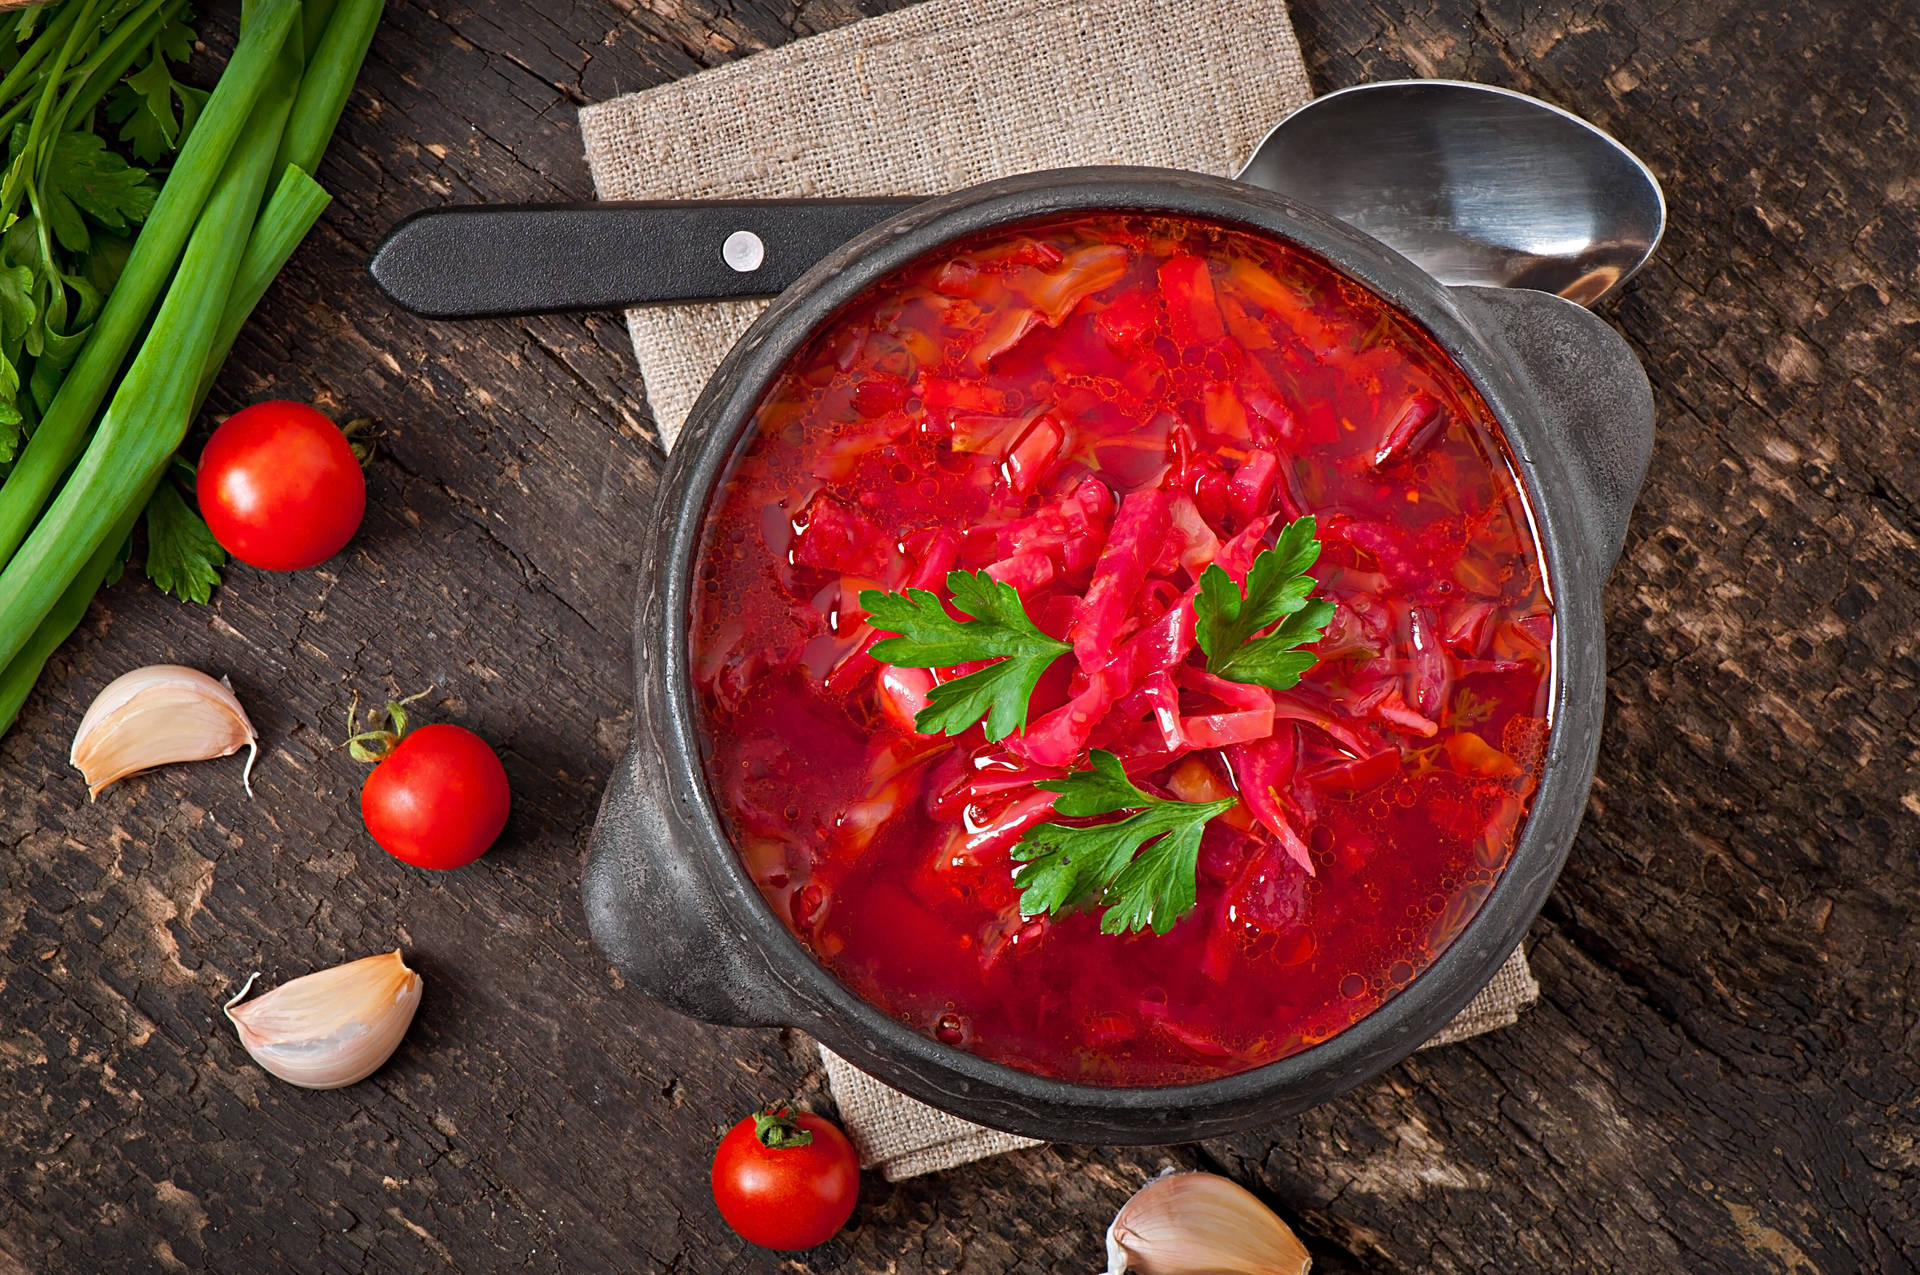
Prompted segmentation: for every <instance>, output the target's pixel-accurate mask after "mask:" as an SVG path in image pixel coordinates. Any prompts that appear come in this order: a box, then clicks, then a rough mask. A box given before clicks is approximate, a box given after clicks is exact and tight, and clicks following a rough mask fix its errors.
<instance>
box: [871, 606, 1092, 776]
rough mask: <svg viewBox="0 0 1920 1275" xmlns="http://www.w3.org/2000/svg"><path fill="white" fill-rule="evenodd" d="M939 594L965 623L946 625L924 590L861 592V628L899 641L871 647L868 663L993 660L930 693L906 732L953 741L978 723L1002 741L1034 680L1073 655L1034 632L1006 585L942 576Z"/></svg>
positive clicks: (1020, 717)
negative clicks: (865, 624)
mask: <svg viewBox="0 0 1920 1275" xmlns="http://www.w3.org/2000/svg"><path fill="white" fill-rule="evenodd" d="M947 592H949V593H950V594H952V595H953V604H954V606H956V607H958V608H959V609H960V610H961V611H964V612H965V613H966V614H967V616H968V617H969V618H968V619H964V620H956V619H954V618H953V617H952V616H951V615H949V614H948V613H947V609H946V607H945V606H944V605H942V604H941V601H940V599H939V598H938V597H937V596H936V595H934V594H932V593H929V592H928V591H927V590H925V589H908V590H907V591H906V592H905V593H904V594H899V593H886V592H883V591H881V590H879V589H867V590H864V591H863V592H862V593H861V594H860V605H861V606H862V607H863V608H864V609H865V610H866V612H867V617H868V621H869V622H870V623H871V624H872V625H873V627H874V628H876V629H879V630H880V631H882V632H884V633H897V634H899V636H898V637H890V638H885V639H883V640H881V641H879V642H876V643H874V645H873V651H872V654H873V658H874V659H876V660H884V661H886V662H887V663H888V664H893V665H897V666H899V667H901V668H949V667H951V666H953V665H955V664H966V663H969V662H971V661H974V660H997V661H999V662H998V663H995V664H990V665H988V666H987V667H986V668H983V669H980V670H978V671H977V672H973V673H968V674H967V675H966V676H964V677H956V678H954V679H953V680H952V681H950V682H942V683H941V684H940V685H938V686H936V687H934V688H933V690H932V691H930V692H929V693H928V694H927V706H926V707H925V708H923V709H921V710H920V712H919V713H918V714H917V715H916V716H915V717H914V719H913V726H914V729H915V730H917V731H919V732H920V733H921V734H923V735H931V734H934V733H935V732H943V733H945V734H948V735H958V734H960V733H961V732H962V731H964V730H966V729H967V728H968V727H969V726H971V725H973V724H974V723H975V722H977V721H979V720H980V719H981V718H983V717H984V718H986V721H987V728H986V729H987V738H988V739H989V740H1000V739H1005V738H1006V737H1007V736H1008V735H1010V734H1012V733H1013V732H1014V731H1016V730H1020V729H1022V728H1023V727H1025V726H1026V724H1027V701H1028V700H1030V699H1032V698H1033V688H1034V686H1035V685H1036V684H1037V683H1038V682H1039V681H1040V675H1041V674H1043V673H1045V672H1046V671H1047V666H1048V665H1050V664H1052V663H1053V662H1054V661H1055V660H1057V659H1059V658H1060V657H1061V656H1062V655H1065V654H1066V653H1067V652H1068V651H1071V650H1072V649H1073V648H1072V647H1071V646H1069V645H1068V644H1067V643H1065V642H1060V641H1056V640H1055V639H1053V638H1050V637H1048V636H1047V635H1046V634H1044V633H1042V632H1041V631H1040V630H1039V629H1037V628H1035V627H1034V623H1033V621H1032V620H1029V619H1028V618H1027V612H1026V608H1024V607H1023V606H1021V605H1020V595H1019V594H1018V593H1016V592H1015V591H1014V588H1013V586H1012V585H1010V584H1006V583H1004V582H1002V581H999V580H995V579H994V578H993V577H992V576H990V575H988V574H987V573H986V572H984V571H978V572H973V571H952V572H948V574H947Z"/></svg>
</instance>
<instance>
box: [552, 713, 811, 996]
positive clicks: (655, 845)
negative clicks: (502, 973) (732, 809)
mask: <svg viewBox="0 0 1920 1275" xmlns="http://www.w3.org/2000/svg"><path fill="white" fill-rule="evenodd" d="M647 742H648V737H647V732H646V731H645V730H644V729H643V730H642V731H640V732H639V734H638V735H637V736H636V738H635V740H634V743H633V745H632V746H631V747H630V748H628V750H627V752H626V755H625V756H623V757H622V758H621V759H620V764H619V766H618V767H617V768H616V769H615V771H614V773H613V778H612V779H611V780H610V781H609V782H608V784H607V791H606V795H605V796H603V797H602V798H601V799H600V816H599V818H598V819H597V820H595V822H594V827H593V847H592V857H591V859H590V861H589V862H588V864H587V874H586V879H585V880H584V881H583V882H582V883H581V897H582V901H583V902H584V903H585V905H586V912H587V926H588V928H589V929H590V930H591V931H592V933H593V941H594V943H595V944H596V945H597V946H598V947H599V948H600V951H601V952H602V953H603V954H605V955H606V957H607V958H608V959H609V960H611V961H612V962H613V963H614V965H615V966H616V967H617V968H618V969H619V970H620V972H621V973H622V974H623V975H625V976H626V977H628V978H629V979H631V980H632V981H633V983H634V985H635V986H636V987H637V988H638V989H639V990H640V991H641V992H643V993H645V994H646V996H647V997H648V998H649V999H651V1000H653V1001H656V1002H658V1003H659V1004H661V1005H664V1006H666V1007H667V1008H668V1009H671V1010H675V1011H677V1012H679V1013H682V1014H685V1015H687V1016H688V1017H690V1018H697V1019H699V1020H701V1021H702V1022H708V1023H716V1024H719V1025H720V1026H723V1027H774V1026H781V1025H784V1024H786V1023H789V1022H791V1021H793V1019H792V1016H791V1015H790V1014H788V1013H786V1012H784V1011H783V1009H782V1006H783V1004H784V998H783V997H782V996H780V995H779V994H778V992H777V991H776V990H775V986H776V985H775V983H774V981H773V978H772V975H771V973H770V972H769V971H768V970H767V968H766V966H765V963H764V962H756V959H755V956H756V954H755V953H754V952H753V950H752V949H751V948H750V946H749V945H748V944H747V943H746V942H745V941H744V940H743V939H742V937H741V936H740V935H738V934H737V933H736V932H735V931H734V927H733V925H732V923H731V922H730V921H729V920H728V919H727V917H726V915H725V912H724V910H723V909H722V908H721V907H720V906H719V903H718V901H717V900H716V899H715V898H714V896H713V891H712V886H711V885H710V883H709V882H708V881H707V879H706V877H705V875H704V874H703V873H702V872H701V871H700V866H699V863H698V861H697V860H696V858H695V856H694V855H693V853H692V852H691V851H690V850H689V849H688V847H687V846H686V845H685V840H684V838H683V836H682V835H681V833H680V832H679V830H678V829H676V828H675V827H674V826H673V823H672V821H671V817H670V816H669V814H668V813H667V807H666V802H667V801H668V800H670V798H668V796H667V794H666V793H664V792H662V791H661V786H660V779H661V776H659V774H658V769H657V767H654V766H650V765H648V764H647V762H646V759H645V757H644V756H643V755H642V751H641V750H642V749H643V748H644V747H645V746H646V744H647Z"/></svg>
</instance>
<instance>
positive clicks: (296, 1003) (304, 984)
mask: <svg viewBox="0 0 1920 1275" xmlns="http://www.w3.org/2000/svg"><path fill="white" fill-rule="evenodd" d="M258 977H260V976H259V975H258V974H257V973H256V974H253V975H250V976H249V977H248V979H247V981H246V983H245V984H243V985H242V986H241V988H240V991H239V992H238V993H237V994H236V995H235V996H234V998H233V999H232V1000H230V1001H228V1002H227V1004H226V1012H227V1017H228V1018H229V1019H230V1020H232V1022H233V1026H234V1030H236V1031H237V1032H239V1034H240V1044H241V1045H242V1046H244V1047H245V1049H246V1051H247V1052H248V1053H249V1054H251V1055H253V1060H254V1061H255V1062H257V1063H259V1064H260V1065H261V1066H262V1067H265V1068H266V1069H267V1070H268V1071H270V1072H272V1073H273V1074H274V1075H276V1076H278V1077H280V1079H282V1080H284V1081H286V1082H287V1083H288V1084H294V1085H299V1086H300V1087H301V1088H303V1089H340V1088H343V1087H344V1086H347V1085H351V1084H353V1083H354V1082H356V1081H360V1080H365V1079H366V1078H367V1077H368V1076H371V1075H372V1074H373V1073H374V1072H375V1071H377V1070H378V1069H379V1067H380V1064H381V1063H383V1062H385V1061H387V1059H388V1058H389V1057H391V1056H392V1054H393V1051H394V1050H395V1049H397V1048H399V1046H400V1038H401V1037H402V1036H405V1035H406V1034H407V1026H408V1024H410V1023H412V1022H413V1014H414V1011H415V1010H417V1009H419V1008H420V992H421V989H422V987H423V986H424V984H423V983H422V982H421V979H420V976H419V975H418V974H416V973H414V972H413V971H412V970H410V969H408V968H407V963H406V962H405V961H404V960H402V959H401V957H400V950H399V949H398V948H395V949H394V950H393V951H391V952H385V953H382V954H381V955H379V956H369V957H366V958H365V959H363V960H358V961H349V962H348V963H347V964H345V965H336V966H334V967H333V968H332V969H326V970H320V971H318V972H316V973H313V974H307V975H304V976H303V977H300V978H296V979H294V980H293V981H292V982H290V983H282V984H281V985H280V986H278V987H276V988H274V989H273V990H272V991H270V992H268V993H267V994H266V995H264V996H262V997H260V998H259V999H258V1000H252V1001H248V1002H247V1003H246V1004H244V1005H241V1004H239V1003H238V1002H239V1001H240V999H241V997H244V996H245V995H246V994H247V991H248V989H249V988H251V987H252V986H253V980H254V979H256V978H258Z"/></svg>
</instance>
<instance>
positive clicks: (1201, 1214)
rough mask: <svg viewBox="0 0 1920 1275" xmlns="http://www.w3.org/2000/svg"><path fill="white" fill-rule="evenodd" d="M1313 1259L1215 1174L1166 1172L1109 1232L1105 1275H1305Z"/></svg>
mask: <svg viewBox="0 0 1920 1275" xmlns="http://www.w3.org/2000/svg"><path fill="white" fill-rule="evenodd" d="M1311 1262H1312V1259H1311V1258H1310V1257H1309V1256H1308V1255H1307V1250H1306V1247H1305V1246H1304V1245H1302V1244H1301V1243H1300V1241H1299V1240H1298V1239H1296V1238H1294V1234H1293V1232H1292V1231H1290V1230H1288V1229H1287V1224H1286V1223H1285V1222H1282V1221H1281V1220H1280V1219H1279V1218H1277V1217H1275V1216H1274V1215H1273V1210H1271V1209H1269V1208H1268V1207H1267V1206H1266V1205H1264V1204H1262V1203H1260V1200H1259V1198H1258V1197H1256V1196H1255V1195H1254V1194H1253V1193H1252V1192H1251V1191H1248V1190H1247V1189H1246V1188H1244V1187H1242V1186H1240V1185H1239V1184H1238V1183H1236V1182H1231V1181H1229V1180H1228V1179H1226V1178H1222V1177H1216V1176H1215V1175H1213V1174H1211V1173H1168V1174H1163V1175H1162V1176H1160V1177H1157V1178H1155V1179H1154V1180H1153V1181H1151V1182H1149V1183H1147V1184H1146V1185H1145V1186H1143V1187H1141V1188H1140V1190H1139V1191H1137V1192H1135V1193H1134V1197H1133V1198H1132V1199H1131V1200H1128V1201H1127V1202H1126V1203H1125V1204H1124V1205H1122V1206H1121V1208H1120V1214H1119V1216H1118V1217H1116V1218H1114V1219H1113V1225H1112V1226H1110V1227H1108V1228H1107V1275H1124V1273H1125V1272H1127V1271H1132V1272H1134V1273H1135V1275H1306V1271H1307V1267H1308V1266H1309V1265H1310V1264H1311Z"/></svg>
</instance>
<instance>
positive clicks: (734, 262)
mask: <svg viewBox="0 0 1920 1275" xmlns="http://www.w3.org/2000/svg"><path fill="white" fill-rule="evenodd" d="M720 259H721V260H722V261H724V262H726V263H727V264H728V265H729V266H732V267H733V268H734V269H735V270H738V271H739V272H740V273H741V274H751V273H752V272H753V271H755V270H758V269H759V268H760V263H761V262H763V261H765V260H766V259H767V245H765V244H763V243H761V242H760V236H759V235H756V234H754V233H753V232H752V231H751V230H736V231H734V232H733V233H732V234H730V235H728V236H727V241H726V242H725V243H723V244H721V245H720Z"/></svg>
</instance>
